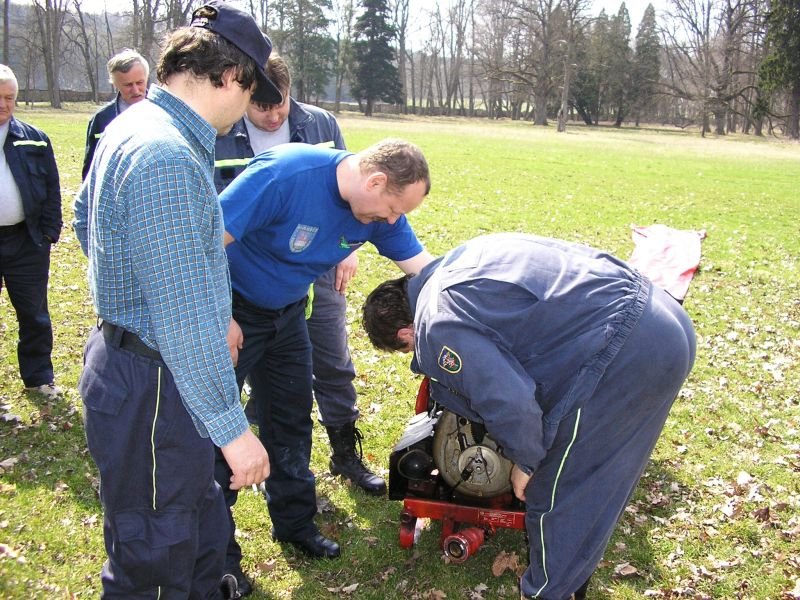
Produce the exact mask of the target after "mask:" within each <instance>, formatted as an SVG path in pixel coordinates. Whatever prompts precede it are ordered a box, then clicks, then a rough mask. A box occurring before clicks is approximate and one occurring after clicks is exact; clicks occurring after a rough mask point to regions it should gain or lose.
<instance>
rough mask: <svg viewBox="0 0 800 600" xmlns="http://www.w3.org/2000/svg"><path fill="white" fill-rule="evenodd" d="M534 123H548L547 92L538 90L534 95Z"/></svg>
mask: <svg viewBox="0 0 800 600" xmlns="http://www.w3.org/2000/svg"><path fill="white" fill-rule="evenodd" d="M533 106H534V116H533V124H534V125H547V92H546V91H543V90H536V92H534V96H533Z"/></svg>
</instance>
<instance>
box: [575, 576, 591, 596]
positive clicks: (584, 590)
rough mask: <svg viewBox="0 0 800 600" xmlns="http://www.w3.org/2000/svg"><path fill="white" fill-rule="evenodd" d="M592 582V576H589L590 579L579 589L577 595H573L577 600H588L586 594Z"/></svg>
mask: <svg viewBox="0 0 800 600" xmlns="http://www.w3.org/2000/svg"><path fill="white" fill-rule="evenodd" d="M591 580H592V576H591V575H590V576H589V579H587V580H586V583H584V584H583V585H582V586H581V587H579V588H578V589H577V590H576V591H575V593H574V594H573V595H572V597H573V598H575V600H586V594H587V592H588V591H589V582H590V581H591Z"/></svg>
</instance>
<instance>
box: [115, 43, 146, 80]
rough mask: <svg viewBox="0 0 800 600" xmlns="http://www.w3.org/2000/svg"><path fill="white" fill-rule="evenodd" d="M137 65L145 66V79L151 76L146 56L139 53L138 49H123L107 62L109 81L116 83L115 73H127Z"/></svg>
mask: <svg viewBox="0 0 800 600" xmlns="http://www.w3.org/2000/svg"><path fill="white" fill-rule="evenodd" d="M136 65H142V66H143V67H144V78H145V79H147V78H149V77H150V65H149V64H147V60H145V58H144V56H142V55H141V54H139V53H138V52H137V51H136V50H131V49H130V48H125V49H124V50H121V51H120V52H118V53H117V54H115V55H114V56H112V57H111V58H110V59H109V60H108V62H107V63H106V69H107V70H108V75H109V80H108V82H109V83H111V84H113V83H114V79H113V75H114V73H127V72H128V71H130V70H131V69H132V68H133V67H135V66H136Z"/></svg>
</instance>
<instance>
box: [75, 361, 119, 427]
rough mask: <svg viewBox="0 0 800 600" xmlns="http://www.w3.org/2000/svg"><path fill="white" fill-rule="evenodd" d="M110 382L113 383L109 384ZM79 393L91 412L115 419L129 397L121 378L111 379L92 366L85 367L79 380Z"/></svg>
mask: <svg viewBox="0 0 800 600" xmlns="http://www.w3.org/2000/svg"><path fill="white" fill-rule="evenodd" d="M110 381H111V382H113V383H111V384H109V382H110ZM78 393H79V394H80V395H81V398H83V404H84V405H85V406H86V408H88V409H89V410H93V411H95V412H99V413H102V414H104V415H110V416H112V417H115V416H117V415H118V414H119V411H120V409H121V408H122V405H123V404H124V403H125V399H126V398H127V397H128V388H127V387H126V386H125V385H123V382H122V381H121V380H120V378H119V377H114V378H111V377H109V375H108V374H106V375H104V374H103V373H100V372H98V371H97V370H96V369H95V368H94V366H92V365H84V367H83V371H82V372H81V377H80V379H79V380H78Z"/></svg>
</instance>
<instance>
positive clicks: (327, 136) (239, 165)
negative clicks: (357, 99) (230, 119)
mask: <svg viewBox="0 0 800 600" xmlns="http://www.w3.org/2000/svg"><path fill="white" fill-rule="evenodd" d="M289 141H290V142H300V143H305V144H315V145H316V144H323V145H328V144H329V146H330V147H331V148H337V149H339V150H346V148H345V145H344V137H342V131H341V129H339V124H338V123H337V122H336V119H335V118H334V116H333V115H332V114H331V113H329V112H328V111H327V110H323V109H321V108H319V107H317V106H313V105H311V104H303V103H302V102H297V101H296V100H295V99H294V98H291V97H290V98H289ZM251 158H253V148H252V147H251V146H250V138H249V136H248V135H247V126H246V125H245V123H244V118H242V119H240V120H239V121H238V122H237V123H236V124H235V125H234V126H233V127H232V128H231V130H230V131H229V132H228V133H227V134H226V135H223V136H219V137H218V138H217V144H216V157H215V162H214V185H215V186H216V187H217V193H220V192H222V190H224V189H225V188H226V187H228V185H229V184H230V182H231V181H233V180H234V179H236V177H238V176H239V174H240V173H241V172H242V171H244V168H245V167H246V166H247V164H248V163H249V162H250V159H251Z"/></svg>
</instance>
